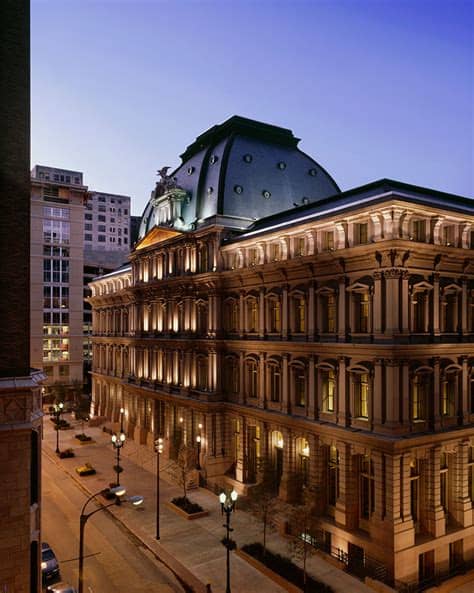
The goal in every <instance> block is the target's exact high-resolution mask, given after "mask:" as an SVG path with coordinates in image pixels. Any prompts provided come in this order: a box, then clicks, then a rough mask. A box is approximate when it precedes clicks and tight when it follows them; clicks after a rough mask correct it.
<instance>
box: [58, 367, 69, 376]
mask: <svg viewBox="0 0 474 593" xmlns="http://www.w3.org/2000/svg"><path fill="white" fill-rule="evenodd" d="M59 376H60V377H63V378H64V377H69V367H68V366H66V365H63V364H61V365H59Z"/></svg>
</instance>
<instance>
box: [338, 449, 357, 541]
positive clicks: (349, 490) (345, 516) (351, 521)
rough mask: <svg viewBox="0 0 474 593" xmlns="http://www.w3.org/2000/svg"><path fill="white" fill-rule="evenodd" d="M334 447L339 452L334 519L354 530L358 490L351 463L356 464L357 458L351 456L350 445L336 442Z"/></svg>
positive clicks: (355, 526) (355, 475) (355, 473)
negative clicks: (337, 491)
mask: <svg viewBox="0 0 474 593" xmlns="http://www.w3.org/2000/svg"><path fill="white" fill-rule="evenodd" d="M336 446H337V450H338V452H339V497H338V499H337V500H336V511H335V515H334V519H335V520H336V523H340V524H341V525H343V526H344V527H345V528H346V529H356V528H357V526H358V523H359V517H358V512H359V504H358V500H357V496H358V491H359V489H358V487H357V482H356V480H357V472H356V471H354V467H353V463H356V462H357V458H356V457H353V456H352V454H351V445H349V444H348V443H345V442H342V441H338V442H337V444H336Z"/></svg>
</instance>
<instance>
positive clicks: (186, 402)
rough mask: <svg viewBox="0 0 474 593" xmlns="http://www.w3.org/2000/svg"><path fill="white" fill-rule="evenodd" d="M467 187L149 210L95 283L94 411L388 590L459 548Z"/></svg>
mask: <svg viewBox="0 0 474 593" xmlns="http://www.w3.org/2000/svg"><path fill="white" fill-rule="evenodd" d="M473 214H474V213H473V208H472V202H470V201H469V200H467V199H463V198H459V197H456V196H450V195H447V194H440V193H439V192H432V191H430V190H423V189H422V188H415V187H413V186H409V185H405V184H400V183H397V182H389V181H383V182H376V183H374V184H371V185H370V186H365V187H363V188H358V189H355V190H350V191H349V192H345V193H342V194H338V195H336V196H334V198H332V199H331V200H330V201H328V200H323V201H321V202H319V203H318V204H316V205H308V206H306V207H300V208H298V209H297V210H295V211H285V212H283V213H281V214H280V215H278V216H272V217H269V218H267V219H262V220H260V221H258V222H257V223H255V225H254V226H253V227H250V228H249V229H247V230H245V231H242V232H236V231H232V232H229V230H228V229H226V228H225V227H223V226H218V225H212V224H209V225H203V226H202V227H200V228H197V229H196V230H195V231H190V232H179V231H177V230H171V229H170V228H164V227H155V228H154V229H151V230H149V232H148V233H147V234H146V235H145V236H144V237H142V239H141V241H140V242H139V243H138V244H137V246H136V248H135V250H134V251H133V252H132V255H131V266H129V267H125V268H122V269H120V270H117V271H116V272H115V273H111V274H108V275H106V276H104V277H102V278H100V279H97V280H96V281H94V282H93V283H92V284H91V289H92V297H91V299H90V300H91V303H92V307H93V334H94V337H93V413H94V414H95V415H96V416H102V417H104V418H106V419H107V420H108V421H109V422H112V423H114V422H115V423H117V422H118V420H119V415H120V408H121V407H123V408H124V409H125V426H126V430H127V433H128V436H129V438H133V439H135V440H136V441H137V442H138V443H140V444H141V445H143V447H146V448H148V449H150V450H152V448H153V440H154V438H156V436H158V435H161V436H164V437H165V453H164V454H165V456H166V455H168V456H170V457H174V456H176V453H177V449H178V447H179V445H180V444H181V443H183V442H184V443H188V444H194V445H195V446H196V442H197V441H196V437H197V436H200V437H201V439H200V447H199V449H198V448H197V446H196V455H199V460H198V461H199V464H198V465H200V467H201V470H200V472H201V479H202V481H203V482H204V483H207V484H208V485H209V486H210V487H213V486H216V485H218V486H220V487H222V486H224V485H225V484H227V485H229V484H232V485H233V487H235V488H236V489H237V490H238V491H240V492H242V493H244V492H245V491H246V490H247V488H248V487H249V486H251V485H252V484H254V483H255V482H256V480H257V479H258V460H259V459H262V458H266V459H268V460H270V461H271V462H272V463H273V464H274V466H275V467H276V468H277V471H278V474H279V476H280V486H279V496H280V497H281V498H282V499H284V500H286V501H288V502H292V501H295V500H296V499H297V498H298V495H299V493H300V490H301V484H304V483H307V484H311V485H313V486H314V487H315V490H316V494H315V496H316V499H317V500H316V503H317V505H316V506H317V508H318V509H319V511H318V518H317V519H318V533H317V534H315V537H316V538H319V540H320V541H324V546H325V547H326V549H328V550H329V551H332V553H334V554H336V555H338V556H339V557H340V558H342V559H344V560H345V561H346V563H347V564H348V565H349V568H350V569H351V570H353V572H357V571H362V572H364V571H365V574H369V572H370V567H372V571H371V572H370V574H375V575H376V576H378V577H379V578H382V579H384V580H386V581H387V582H391V583H396V584H397V586H400V588H402V587H403V585H407V584H409V583H416V582H419V581H423V580H425V579H427V578H430V577H431V576H432V575H434V574H446V573H448V572H449V571H450V570H451V571H453V570H454V569H455V568H456V567H457V566H459V565H460V564H461V563H471V562H473V561H474V525H473V516H472V506H473V500H474V428H473V421H474V356H473V342H474V267H473V261H472V248H473V246H474V242H473V234H472V230H471V229H472V228H474V226H473V223H474V215H473Z"/></svg>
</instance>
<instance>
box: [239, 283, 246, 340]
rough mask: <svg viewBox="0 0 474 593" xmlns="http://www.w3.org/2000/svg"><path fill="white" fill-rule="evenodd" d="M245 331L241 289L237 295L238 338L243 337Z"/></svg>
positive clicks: (243, 302) (243, 303)
mask: <svg viewBox="0 0 474 593" xmlns="http://www.w3.org/2000/svg"><path fill="white" fill-rule="evenodd" d="M245 331H246V326H245V301H244V292H243V290H241V291H240V295H239V338H243V337H244V334H245Z"/></svg>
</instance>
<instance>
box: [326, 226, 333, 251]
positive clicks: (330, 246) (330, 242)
mask: <svg viewBox="0 0 474 593" xmlns="http://www.w3.org/2000/svg"><path fill="white" fill-rule="evenodd" d="M323 249H324V251H334V231H324V232H323Z"/></svg>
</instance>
